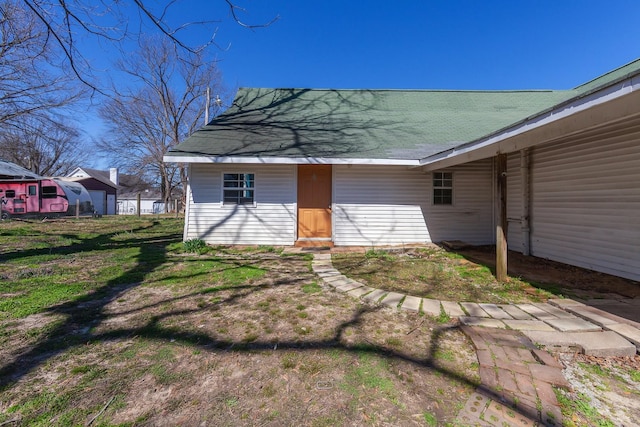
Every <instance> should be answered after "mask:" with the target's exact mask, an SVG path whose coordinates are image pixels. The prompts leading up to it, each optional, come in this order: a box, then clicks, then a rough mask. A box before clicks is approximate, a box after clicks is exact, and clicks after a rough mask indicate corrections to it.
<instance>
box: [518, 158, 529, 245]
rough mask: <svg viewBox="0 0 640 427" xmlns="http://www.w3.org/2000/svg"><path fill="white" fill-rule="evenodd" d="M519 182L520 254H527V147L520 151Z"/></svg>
mask: <svg viewBox="0 0 640 427" xmlns="http://www.w3.org/2000/svg"><path fill="white" fill-rule="evenodd" d="M520 182H522V213H521V214H520V228H521V230H522V255H529V254H530V252H531V235H530V233H531V230H530V229H529V209H530V200H531V190H530V189H531V166H530V160H529V149H528V148H525V149H523V150H521V151H520Z"/></svg>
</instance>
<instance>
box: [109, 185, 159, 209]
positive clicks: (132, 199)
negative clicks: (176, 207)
mask: <svg viewBox="0 0 640 427" xmlns="http://www.w3.org/2000/svg"><path fill="white" fill-rule="evenodd" d="M138 194H139V195H140V214H142V215H146V214H161V213H164V212H165V209H164V202H163V201H162V195H161V194H160V192H159V191H155V190H150V189H148V188H146V189H143V190H141V191H128V192H126V193H121V194H120V197H119V198H118V213H119V214H120V215H137V214H138Z"/></svg>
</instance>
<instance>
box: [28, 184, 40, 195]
mask: <svg viewBox="0 0 640 427" xmlns="http://www.w3.org/2000/svg"><path fill="white" fill-rule="evenodd" d="M37 194H38V191H37V188H36V186H35V185H30V186H29V195H30V196H36V195H37Z"/></svg>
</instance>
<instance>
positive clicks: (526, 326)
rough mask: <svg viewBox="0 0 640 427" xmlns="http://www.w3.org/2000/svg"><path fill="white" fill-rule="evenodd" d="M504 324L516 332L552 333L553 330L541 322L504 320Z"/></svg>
mask: <svg viewBox="0 0 640 427" xmlns="http://www.w3.org/2000/svg"><path fill="white" fill-rule="evenodd" d="M503 322H504V324H505V325H507V326H508V327H510V328H511V329H515V330H516V331H553V330H554V329H553V328H552V327H551V326H549V325H547V324H546V323H544V322H543V321H542V320H518V319H512V320H509V319H504V320H503Z"/></svg>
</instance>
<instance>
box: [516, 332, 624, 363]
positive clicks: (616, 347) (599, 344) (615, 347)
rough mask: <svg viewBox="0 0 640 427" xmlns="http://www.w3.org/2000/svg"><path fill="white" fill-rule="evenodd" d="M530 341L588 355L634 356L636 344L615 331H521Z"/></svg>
mask: <svg viewBox="0 0 640 427" xmlns="http://www.w3.org/2000/svg"><path fill="white" fill-rule="evenodd" d="M522 332H523V333H524V334H525V335H526V336H527V337H528V338H529V339H530V340H531V341H533V342H534V343H536V344H540V345H543V346H545V347H547V349H548V350H550V351H554V350H559V351H567V350H571V349H578V350H580V351H581V352H582V353H584V354H586V355H589V356H598V357H607V356H615V357H619V356H634V355H635V354H636V346H635V345H633V344H632V343H630V342H629V341H627V340H626V339H624V338H622V337H621V336H620V335H618V334H617V333H615V332H612V331H604V332H560V331H522Z"/></svg>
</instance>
